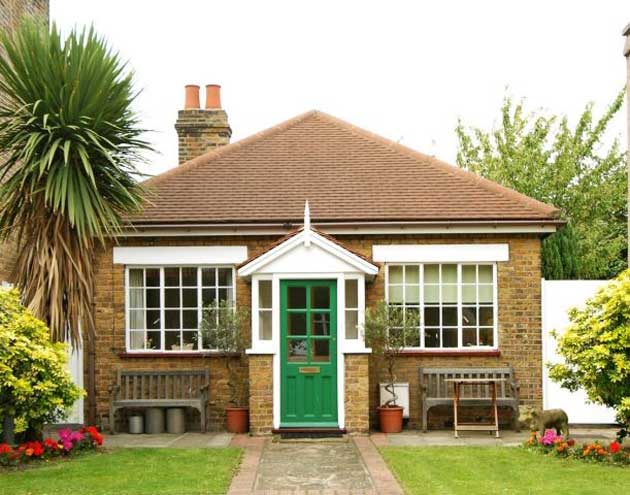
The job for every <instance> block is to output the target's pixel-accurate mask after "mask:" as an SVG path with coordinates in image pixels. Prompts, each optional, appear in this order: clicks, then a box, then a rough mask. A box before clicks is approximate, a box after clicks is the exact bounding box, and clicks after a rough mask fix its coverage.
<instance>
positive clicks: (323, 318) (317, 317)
mask: <svg viewBox="0 0 630 495" xmlns="http://www.w3.org/2000/svg"><path fill="white" fill-rule="evenodd" d="M311 335H320V336H321V335H323V336H328V335H330V313H311Z"/></svg>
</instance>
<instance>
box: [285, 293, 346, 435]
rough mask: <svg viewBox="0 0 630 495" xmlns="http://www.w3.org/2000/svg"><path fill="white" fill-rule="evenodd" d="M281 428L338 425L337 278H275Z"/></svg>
mask: <svg viewBox="0 0 630 495" xmlns="http://www.w3.org/2000/svg"><path fill="white" fill-rule="evenodd" d="M280 329H281V344H280V348H281V352H280V359H281V368H280V370H281V371H280V372H281V377H282V378H281V383H280V387H281V390H280V395H281V414H280V423H281V426H283V427H310V426H312V427H335V426H337V282H336V281H334V280H283V281H281V282H280Z"/></svg>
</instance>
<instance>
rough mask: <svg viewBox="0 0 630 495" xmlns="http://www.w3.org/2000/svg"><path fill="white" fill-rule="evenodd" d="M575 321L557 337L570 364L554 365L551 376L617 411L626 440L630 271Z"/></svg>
mask: <svg viewBox="0 0 630 495" xmlns="http://www.w3.org/2000/svg"><path fill="white" fill-rule="evenodd" d="M569 320H570V322H571V323H570V324H569V327H568V328H567V330H566V332H565V333H564V334H563V335H562V336H561V337H558V336H557V335H556V338H557V339H558V352H559V353H560V355H561V356H562V357H563V358H564V360H565V362H564V363H560V364H554V365H549V369H550V373H549V374H550V376H551V378H552V379H553V380H555V381H557V382H559V383H560V384H561V385H562V386H563V387H564V388H567V389H569V390H572V391H575V390H577V389H578V388H582V389H584V390H585V391H586V394H587V395H588V398H589V399H590V400H591V401H593V402H594V403H596V404H602V405H604V406H607V407H611V408H613V409H615V411H616V413H617V421H618V422H619V423H620V424H621V425H622V431H621V432H620V435H621V436H624V435H625V433H623V432H625V431H627V429H628V426H629V425H630V271H629V270H626V271H624V272H623V273H621V274H620V275H619V276H618V277H617V278H616V279H614V280H612V281H611V282H610V283H609V284H607V285H606V286H605V287H602V288H601V289H600V290H599V291H598V292H597V294H595V296H593V297H592V298H591V299H589V300H588V301H587V302H586V305H585V306H584V308H583V309H581V310H577V309H572V310H571V311H570V312H569Z"/></svg>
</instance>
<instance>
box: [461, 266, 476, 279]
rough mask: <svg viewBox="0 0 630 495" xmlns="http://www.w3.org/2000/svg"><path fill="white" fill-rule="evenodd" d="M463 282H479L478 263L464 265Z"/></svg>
mask: <svg viewBox="0 0 630 495" xmlns="http://www.w3.org/2000/svg"><path fill="white" fill-rule="evenodd" d="M462 282H463V283H465V284H466V283H468V284H474V283H475V282H477V266H476V265H462Z"/></svg>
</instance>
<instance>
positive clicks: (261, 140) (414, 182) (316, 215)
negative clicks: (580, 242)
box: [131, 111, 558, 225]
mask: <svg viewBox="0 0 630 495" xmlns="http://www.w3.org/2000/svg"><path fill="white" fill-rule="evenodd" d="M145 185H146V186H147V188H148V190H149V191H150V196H149V198H150V202H149V204H148V205H147V206H146V207H145V209H144V211H143V212H142V213H141V214H139V215H136V216H135V217H134V218H132V219H131V220H132V222H133V223H134V224H136V225H147V224H158V223H159V224H181V223H208V224H214V223H250V222H252V223H263V222H273V223H278V222H294V223H301V220H302V215H303V211H304V202H305V200H307V199H308V200H309V203H310V206H311V212H312V221H313V222H314V223H317V222H335V221H349V222H355V221H356V222H364V221H477V220H478V221H482V220H483V221H506V220H515V221H516V220H519V221H520V220H526V221H541V220H553V219H556V218H557V217H558V210H557V209H556V208H554V207H553V206H550V205H547V204H544V203H541V202H539V201H536V200H534V199H531V198H529V197H527V196H524V195H522V194H520V193H518V192H516V191H513V190H511V189H508V188H506V187H503V186H500V185H499V184H496V183H494V182H491V181H489V180H486V179H483V178H481V177H479V176H478V175H476V174H473V173H470V172H467V171H464V170H462V169H460V168H458V167H454V166H452V165H448V164H446V163H444V162H441V161H439V160H437V159H435V158H433V157H430V156H427V155H424V154H422V153H418V152H416V151H414V150H411V149H410V148H407V147H405V146H402V145H400V144H397V143H394V142H393V141H389V140H387V139H384V138H382V137H380V136H377V135H375V134H373V133H370V132H368V131H365V130H363V129H359V128H357V127H354V126H352V125H350V124H348V123H346V122H344V121H342V120H339V119H337V118H335V117H332V116H330V115H327V114H325V113H323V112H319V111H311V112H307V113H305V114H302V115H299V116H298V117H295V118H293V119H291V120H288V121H286V122H284V123H282V124H280V125H278V126H275V127H272V128H270V129H268V130H266V131H263V132H260V133H258V134H255V135H253V136H250V137H248V138H246V139H243V140H241V141H238V142H235V143H233V144H229V145H227V146H224V147H222V148H219V149H217V150H215V151H211V152H209V153H206V154H204V155H201V156H199V157H198V158H195V159H194V160H191V161H189V162H187V163H185V164H183V165H180V166H179V167H176V168H174V169H172V170H169V171H168V172H165V173H163V174H161V175H158V176H156V177H153V178H151V179H149V180H147V181H146V182H145Z"/></svg>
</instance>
